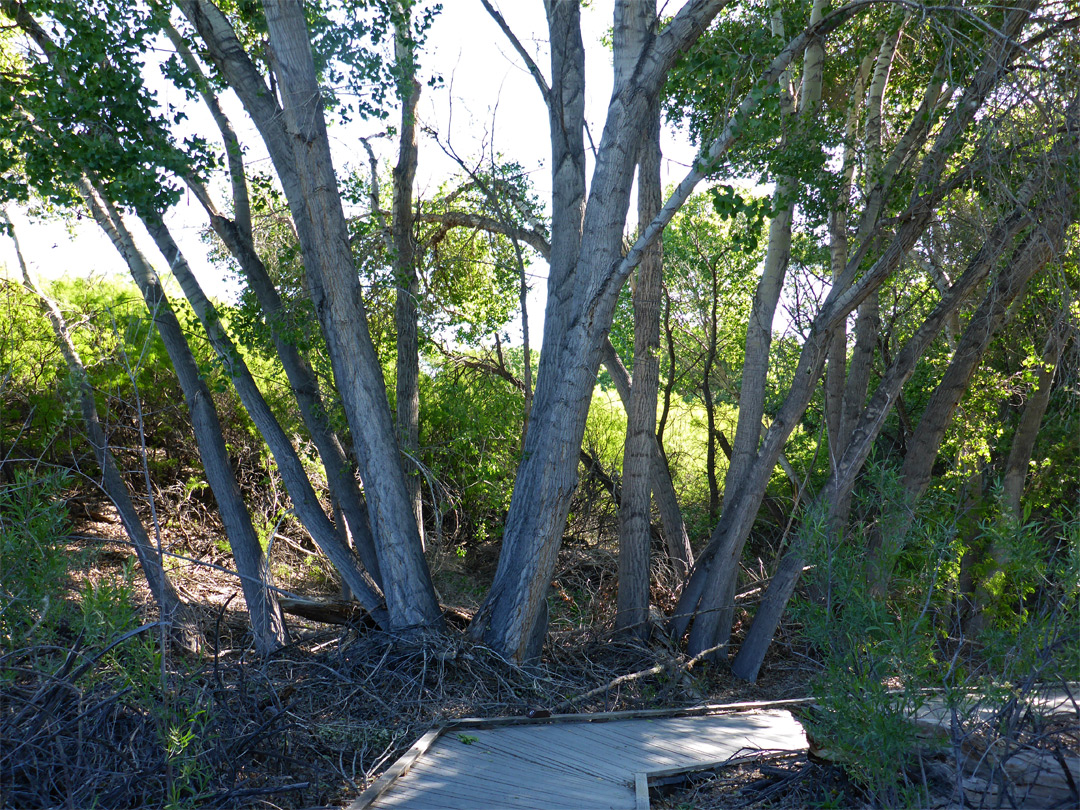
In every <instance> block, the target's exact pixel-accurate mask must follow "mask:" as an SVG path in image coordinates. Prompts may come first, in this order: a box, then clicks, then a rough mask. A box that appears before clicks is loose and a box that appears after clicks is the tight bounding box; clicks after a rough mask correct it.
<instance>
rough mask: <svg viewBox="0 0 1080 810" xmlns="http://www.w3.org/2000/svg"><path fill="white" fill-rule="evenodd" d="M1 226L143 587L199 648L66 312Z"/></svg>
mask: <svg viewBox="0 0 1080 810" xmlns="http://www.w3.org/2000/svg"><path fill="white" fill-rule="evenodd" d="M0 222H3V223H6V224H7V226H8V228H9V229H10V230H9V234H10V236H11V238H12V240H13V241H14V242H15V255H16V257H17V259H18V262H19V267H20V268H21V270H22V277H23V286H25V287H26V289H27V290H28V291H29V292H30V294H31V295H33V296H35V297H36V298H37V300H38V306H39V308H40V309H41V312H42V314H43V315H44V316H45V317H46V318H48V320H49V323H50V324H51V325H52V329H53V334H54V335H55V336H56V341H57V343H58V344H59V346H60V352H61V354H63V356H64V362H65V363H66V364H67V367H68V372H69V373H70V374H71V377H72V379H73V380H74V381H75V385H76V387H77V388H78V391H79V407H80V409H81V410H82V416H83V422H84V423H85V424H86V433H87V438H88V439H89V441H90V446H91V448H93V451H94V458H95V459H96V460H97V464H98V467H99V468H100V470H101V487H102V489H103V490H104V491H105V494H106V495H107V496H108V497H109V500H111V501H112V502H113V504H114V505H115V506H116V511H117V513H118V514H119V515H120V521H121V523H123V524H124V530H125V531H126V532H127V536H128V538H129V539H130V540H131V544H132V546H133V547H134V549H135V554H136V555H137V556H138V558H139V564H140V565H141V566H142V570H143V575H144V576H145V577H146V584H147V585H148V586H149V588H150V593H151V595H153V597H154V601H155V602H157V605H158V610H159V611H160V613H161V620H162V621H163V622H165V623H167V624H169V625H170V626H172V628H173V629H174V630H179V631H180V633H179V634H178V636H179V640H180V641H181V643H183V644H184V646H185V647H188V648H189V649H193V650H197V649H198V646H199V644H198V635H197V630H196V628H195V623H194V621H193V617H192V616H191V615H190V612H189V611H188V610H187V606H186V605H184V603H183V602H182V601H181V599H180V596H179V594H178V593H177V592H176V589H175V588H174V587H173V584H172V582H170V581H169V576H168V574H167V573H166V572H165V569H164V567H163V566H162V558H161V548H160V537H159V545H158V546H157V547H155V546H154V543H153V541H152V540H151V539H150V535H149V533H148V532H147V531H146V527H145V526H144V525H143V522H142V519H141V518H140V517H139V513H138V511H137V510H136V508H135V504H134V503H133V502H132V500H131V494H130V493H129V492H128V487H127V484H126V483H125V482H124V479H123V477H122V476H121V474H120V470H119V468H118V467H117V466H116V460H115V459H114V458H113V454H112V451H111V450H110V449H109V440H108V437H107V436H106V434H105V429H104V428H103V427H102V425H101V420H100V418H99V417H98V411H97V403H96V402H95V401H94V391H93V389H92V388H91V386H90V379H89V377H88V375H87V373H86V367H85V366H84V365H83V363H82V359H81V358H80V357H79V352H78V350H77V349H76V348H75V344H74V342H72V340H71V332H70V330H69V328H68V325H67V321H66V320H65V318H64V314H63V312H61V310H60V307H59V306H58V305H57V304H56V302H54V301H52V300H51V299H49V298H48V297H46V296H45V295H44V294H43V293H41V292H40V291H38V290H37V288H36V287H35V286H34V284H33V282H32V281H31V280H30V272H29V270H28V268H27V266H26V261H25V260H24V259H23V254H22V249H21V248H20V246H19V242H18V239H17V237H16V235H15V231H14V227H13V226H12V224H11V221H10V220H9V219H8V217H7V214H6V213H5V212H4V211H3V210H2V209H0Z"/></svg>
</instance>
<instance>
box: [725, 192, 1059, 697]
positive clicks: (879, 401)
mask: <svg viewBox="0 0 1080 810" xmlns="http://www.w3.org/2000/svg"><path fill="white" fill-rule="evenodd" d="M1042 211H1043V212H1045V209H1042ZM1037 216H1038V214H1037V213H1036V214H1034V215H1029V214H1028V212H1027V210H1026V207H1024V206H1021V207H1020V208H1019V209H1017V210H1016V211H1014V212H1013V214H1012V215H1011V216H1009V217H1008V218H1006V219H1004V220H1003V221H1002V222H1001V223H999V225H998V227H997V228H995V230H994V233H993V234H991V236H990V238H989V239H988V240H987V242H986V243H985V244H984V246H983V248H981V249H980V250H979V252H978V253H977V254H976V256H975V257H974V258H973V259H972V261H971V262H970V264H969V265H968V268H967V270H965V272H964V274H963V275H962V276H961V277H960V279H959V280H958V281H957V283H956V284H954V285H953V286H952V288H950V290H949V292H948V294H947V295H945V296H943V297H942V300H941V301H940V302H939V303H938V306H937V307H935V308H934V310H933V312H932V313H931V314H930V315H929V316H928V317H927V319H926V320H925V321H924V322H923V323H922V324H921V325H920V326H919V328H918V329H917V330H916V331H915V334H914V335H913V336H912V337H911V338H910V339H909V340H908V342H907V343H906V344H905V345H904V347H903V349H901V351H900V352H898V353H897V355H896V357H895V358H894V360H893V363H892V364H891V366H890V367H889V369H888V370H887V371H886V372H885V374H884V376H883V377H882V380H881V382H880V383H879V385H878V387H877V388H876V389H875V391H874V394H873V396H872V397H871V398H870V402H869V403H868V404H867V406H866V408H865V409H864V410H863V412H862V414H861V415H860V417H859V421H858V423H857V424H856V426H855V428H854V429H853V431H852V435H851V440H850V441H849V442H848V445H847V448H846V449H845V451H844V455H843V457H842V458H841V460H840V462H839V464H837V466H836V469H835V471H834V472H833V474H832V475H831V476H830V478H829V481H828V483H827V484H826V486H825V488H824V489H823V490H822V494H821V496H820V498H819V501H820V502H823V503H824V504H826V505H828V509H829V515H828V520H827V521H826V524H825V529H824V530H825V531H830V530H831V529H832V527H835V526H836V525H837V516H836V514H835V512H836V510H837V509H838V508H842V505H843V504H846V503H847V501H848V498H849V496H850V493H851V490H852V488H853V487H854V486H855V481H856V478H857V476H858V474H859V472H860V471H861V470H862V467H863V464H865V462H866V459H867V458H868V457H869V455H870V450H871V449H872V447H873V444H874V441H875V440H876V439H877V436H878V434H879V433H880V432H881V428H882V426H883V425H884V424H885V418H886V417H887V416H888V414H889V413H890V411H891V410H892V407H893V405H894V404H895V402H896V401H897V399H898V397H899V393H900V391H901V389H902V388H903V385H904V383H905V382H906V381H907V380H908V379H909V378H910V376H911V374H912V373H913V372H914V371H915V366H916V364H917V363H918V360H919V358H920V357H922V355H923V353H924V352H925V351H926V349H927V348H928V347H929V346H930V343H931V342H932V341H933V340H934V338H935V337H936V336H937V335H938V334H939V333H940V332H941V330H942V329H943V328H944V326H945V324H946V322H947V320H948V318H949V316H950V315H951V314H952V313H953V312H954V311H955V310H956V308H957V307H959V306H960V304H961V303H962V302H963V300H964V299H965V298H966V297H967V296H968V294H970V292H971V290H972V289H974V288H975V287H976V285H978V284H979V283H981V282H982V280H983V279H985V278H986V276H987V275H988V274H989V273H990V271H991V269H992V268H993V267H994V266H995V265H996V264H997V262H998V259H999V257H1000V256H1001V255H1002V253H1003V252H1004V251H1005V248H1006V247H1007V246H1008V243H1009V242H1010V241H1012V240H1013V239H1014V238H1015V237H1016V235H1017V234H1018V233H1019V232H1020V230H1021V229H1022V228H1023V226H1024V225H1026V224H1028V223H1030V222H1031V221H1032V220H1033V219H1035V218H1036V217H1037ZM1036 221H1037V220H1036ZM1037 241H1038V242H1039V243H1040V244H1042V242H1041V240H1037ZM1029 244H1030V241H1029ZM1022 250H1023V249H1022ZM1044 264H1045V262H1044ZM1014 265H1019V266H1020V267H1022V268H1023V269H1021V270H1020V272H1019V274H1018V276H1017V278H1019V276H1020V275H1025V274H1026V278H1030V265H1028V264H1027V263H1026V262H1023V261H1021V262H1014ZM1005 275H1009V273H1007V272H1006V271H1004V270H1003V271H1002V272H1001V273H1000V274H999V276H998V281H999V282H1000V281H1001V280H1002V277H1003V276H1005ZM1026 278H1024V281H1023V282H1021V286H1022V284H1023V283H1026ZM1014 288H1015V289H1016V291H1017V292H1018V291H1019V289H1020V288H1019V287H1016V285H1015V284H1013V283H1006V284H1004V285H1002V284H1000V283H996V284H995V285H994V288H993V289H992V290H991V291H990V292H989V293H988V296H987V301H991V300H995V301H996V300H997V296H998V295H1000V294H1006V292H1007V290H1011V289H1014ZM1014 295H1015V293H1014ZM1010 300H1011V299H1010ZM1007 305H1008V302H1005V303H1004V306H1007ZM980 328H981V329H983V330H985V329H986V324H985V323H984V324H981V325H980ZM986 339H987V341H989V336H987V338H986ZM947 377H948V372H946V378H947ZM942 382H943V383H944V382H945V379H944V378H943V381H942ZM939 387H940V386H939ZM819 528H820V527H818V526H816V525H815V524H813V523H810V524H808V525H804V527H803V529H802V531H801V532H800V536H799V537H798V538H797V539H796V541H795V542H794V543H793V544H792V548H791V551H789V553H788V554H787V556H786V557H785V559H784V560H783V561H782V563H781V566H780V569H779V571H778V572H777V575H776V576H775V577H774V578H773V581H772V582H771V583H770V585H769V587H768V588H767V589H766V592H765V595H764V596H763V598H762V601H761V605H760V606H759V608H758V611H757V614H756V615H755V616H754V622H753V624H752V625H751V627H750V631H749V632H748V633H747V636H746V640H745V641H744V642H743V645H742V647H741V648H740V650H739V654H738V656H737V657H736V659H735V661H734V662H733V664H732V671H733V672H734V673H735V674H736V675H738V676H739V677H740V678H744V679H746V680H750V681H753V680H755V679H756V678H757V673H758V671H759V669H760V667H761V663H762V661H763V660H764V657H765V652H766V650H767V649H768V647H769V644H770V643H771V641H772V637H773V634H774V633H775V631H776V626H777V624H778V623H779V621H780V616H781V614H782V613H783V610H784V607H785V606H786V605H787V603H788V601H789V600H790V598H791V595H792V593H794V590H795V584H796V582H797V581H798V577H799V573H800V572H801V571H802V567H803V564H804V554H805V551H806V545H807V538H806V537H805V536H804V534H803V533H804V532H808V531H815V530H818V529H819Z"/></svg>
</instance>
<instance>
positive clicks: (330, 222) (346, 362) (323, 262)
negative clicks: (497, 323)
mask: <svg viewBox="0 0 1080 810" xmlns="http://www.w3.org/2000/svg"><path fill="white" fill-rule="evenodd" d="M199 5H200V6H205V5H206V4H205V3H200V4H199ZM263 7H264V9H265V11H266V21H267V27H268V30H269V35H270V43H271V46H272V52H273V54H274V57H275V70H276V74H277V76H278V79H279V81H280V88H281V97H282V101H283V105H284V106H283V110H282V113H283V115H284V121H285V124H286V127H287V135H286V137H287V139H288V140H289V141H290V144H289V145H290V149H291V160H289V157H290V156H289V155H277V156H275V165H277V164H278V161H279V160H281V161H283V162H284V161H287V162H290V163H291V165H292V167H293V169H294V170H295V180H296V184H297V185H298V186H299V188H296V187H293V188H291V189H290V188H289V187H288V186H286V196H287V197H288V199H289V207H290V209H291V210H292V212H293V217H294V220H296V221H297V230H298V233H299V234H300V237H301V247H302V249H303V253H304V258H305V262H306V263H307V271H308V279H309V282H310V284H311V291H312V298H313V301H314V304H315V310H316V312H317V313H318V316H319V322H320V324H321V326H322V331H323V335H324V337H325V338H326V343H327V348H328V350H329V354H330V362H331V366H332V368H333V371H334V379H335V380H336V381H337V385H338V390H339V391H340V393H341V397H342V400H343V401H344V404H345V413H346V417H347V418H348V420H349V426H350V428H351V429H352V434H353V440H354V443H355V447H356V453H357V456H358V458H359V459H360V466H361V470H362V478H363V480H364V485H365V492H366V494H367V500H368V507H369V515H370V517H371V521H372V530H373V533H374V535H375V541H376V548H377V550H378V553H379V567H380V569H381V571H382V575H383V592H384V593H385V595H386V603H387V609H388V611H389V614H390V624H391V626H392V627H393V628H395V629H398V630H411V629H414V628H419V627H442V625H443V620H442V614H441V612H440V610H439V605H438V601H437V600H436V598H435V590H434V588H433V586H432V583H431V575H430V572H429V570H428V567H427V562H426V561H425V560H424V553H423V548H422V545H421V542H420V535H419V533H418V530H417V525H416V516H415V514H414V513H413V510H412V502H411V501H410V500H409V497H408V489H407V487H406V485H405V476H404V474H403V472H402V467H401V461H400V455H399V449H398V446H397V442H396V441H395V438H394V426H393V421H392V419H391V418H390V409H389V406H388V403H387V401H386V384H385V382H384V380H383V376H382V367H381V366H380V364H379V359H378V356H377V354H376V352H375V346H374V344H373V343H372V341H371V334H370V333H369V331H368V325H367V312H366V309H365V307H364V302H363V296H362V293H361V289H360V282H359V279H358V277H357V275H356V270H355V267H354V265H353V260H352V253H351V250H350V246H349V232H348V227H347V225H346V222H345V214H344V211H343V209H342V204H341V196H340V194H339V192H338V185H337V178H336V176H335V174H334V167H333V163H332V161H331V156H330V143H329V140H328V138H327V133H326V122H325V119H324V118H323V110H322V94H321V91H320V90H319V86H318V82H317V80H316V75H315V63H314V60H313V57H312V53H311V45H310V43H309V40H308V31H307V24H306V22H305V19H304V12H303V9H302V7H301V6H300V5H299V4H298V3H294V2H288V0H266V2H264V3H263ZM230 33H231V32H230ZM233 39H235V37H234V38H233ZM245 104H248V105H251V106H254V100H250V99H245ZM290 191H291V193H290ZM301 223H303V225H304V226H305V227H301Z"/></svg>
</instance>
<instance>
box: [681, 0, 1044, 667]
mask: <svg viewBox="0 0 1080 810" xmlns="http://www.w3.org/2000/svg"><path fill="white" fill-rule="evenodd" d="M1033 4H1034V0H1027V2H1025V3H1023V4H1022V5H1021V6H1020V7H1018V8H1016V9H1013V10H1011V11H1010V12H1009V13H1008V15H1007V17H1006V19H1005V22H1004V23H1003V26H1004V27H1003V28H1002V29H1001V34H1002V35H1001V36H995V39H994V43H993V45H992V46H991V47H990V49H989V50H988V52H987V54H986V56H985V58H984V60H983V62H982V64H981V65H980V66H979V68H978V70H977V71H976V73H975V75H974V77H973V78H972V81H971V82H970V84H969V85H968V87H967V88H966V89H965V90H964V93H963V95H962V97H961V99H960V100H959V102H958V103H957V105H956V107H955V108H954V110H953V112H952V114H951V115H950V117H949V118H948V120H946V121H945V122H944V124H943V125H942V126H941V127H940V129H939V130H938V132H937V135H936V138H935V141H934V145H933V147H932V148H931V149H930V150H929V151H928V153H927V155H926V157H925V158H924V159H923V161H922V165H921V167H920V170H919V173H918V177H917V180H916V186H915V188H916V193H915V194H914V195H913V197H912V201H911V204H910V205H909V207H908V210H907V211H906V212H905V213H904V215H903V216H902V217H901V218H900V220H899V222H900V226H899V228H898V229H897V231H896V233H895V235H894V237H893V238H892V240H891V241H890V242H889V244H888V246H887V247H886V248H885V249H884V250H883V251H882V252H881V254H880V255H879V256H878V258H877V260H876V261H874V262H873V264H872V265H871V266H870V267H869V268H868V269H866V270H865V271H864V272H863V273H862V275H861V277H860V278H858V280H857V281H856V275H857V273H858V270H859V268H860V267H861V266H862V256H861V255H857V256H855V257H853V258H852V259H851V260H849V261H848V264H847V266H846V267H845V268H844V272H843V274H842V277H841V279H840V280H839V282H838V283H837V284H835V285H834V286H833V289H832V290H831V291H830V292H829V294H828V296H827V297H826V299H825V302H824V303H823V304H822V307H821V310H820V311H819V313H818V315H817V317H815V319H814V322H813V324H812V326H811V330H810V336H809V338H808V339H807V341H806V343H805V344H804V345H803V350H802V352H801V354H800V357H799V362H798V366H797V368H796V370H795V373H794V375H793V378H792V383H791V385H790V387H789V390H788V395H787V397H786V399H785V401H784V404H783V405H782V406H781V408H780V411H779V413H778V415H777V418H776V419H774V420H773V422H772V424H771V425H770V427H769V430H768V432H767V433H766V435H765V437H764V439H763V440H762V442H761V446H760V448H759V450H758V453H757V455H756V456H755V458H754V461H753V463H752V464H751V465H750V468H749V470H748V472H747V474H746V476H745V477H743V478H742V479H741V481H739V486H738V490H737V491H736V492H735V493H734V495H731V494H728V493H726V497H725V508H724V512H723V514H722V515H721V517H720V522H719V523H718V524H717V526H716V528H715V529H714V530H713V534H712V538H711V540H710V541H709V545H708V546H707V547H706V549H705V551H704V552H703V553H702V554H701V555H700V556H699V558H698V561H697V565H696V567H695V570H694V573H693V575H692V576H691V578H690V580H689V582H688V583H687V586H686V587H685V588H684V589H683V593H682V595H681V597H680V599H679V604H678V606H677V607H676V611H675V615H674V616H672V619H671V624H670V629H671V631H672V634H673V635H675V636H676V637H681V636H682V635H683V633H685V632H686V630H687V628H688V627H689V626H690V625H691V623H693V628H692V631H691V635H690V639H689V648H690V652H691V654H694V655H698V654H701V653H703V652H705V651H707V650H708V651H712V652H710V654H714V655H715V654H717V653H723V652H726V649H727V643H728V640H729V638H730V632H731V620H732V617H733V608H734V593H735V584H736V580H737V575H738V562H739V558H740V556H741V553H742V548H743V546H744V544H745V542H746V539H747V537H748V535H749V531H750V528H751V526H752V525H753V518H754V515H755V514H756V512H757V509H758V507H759V506H760V504H761V499H762V497H763V496H764V493H765V488H766V486H767V485H768V481H769V476H770V474H771V471H772V468H773V466H774V465H775V464H776V461H777V459H778V458H779V455H780V452H781V451H782V450H783V444H784V442H785V441H786V440H787V436H788V435H789V434H790V431H791V430H793V429H794V426H795V424H796V421H797V420H798V419H799V418H800V416H801V414H802V413H803V411H804V410H805V409H806V406H807V405H808V404H809V402H810V398H811V396H812V395H813V391H814V388H815V386H816V383H817V380H818V377H819V375H820V373H821V370H822V366H823V364H824V360H825V352H826V349H827V346H828V342H829V340H830V338H831V336H832V332H833V330H834V329H836V328H837V326H838V325H839V323H840V322H841V321H842V320H843V319H845V318H846V317H847V315H848V313H850V312H851V311H852V309H854V308H855V307H857V306H858V305H859V304H860V303H861V302H862V301H863V300H864V299H865V298H866V296H867V295H869V294H870V293H872V292H873V291H874V290H876V289H877V288H878V287H879V286H880V285H881V283H882V282H883V281H884V280H885V279H886V278H887V277H888V276H890V275H891V274H892V273H893V272H894V271H895V270H896V268H897V267H898V266H899V264H900V262H901V261H902V260H903V258H904V257H905V256H906V255H907V254H908V252H909V251H910V250H911V248H912V247H913V246H914V244H915V242H916V241H917V239H918V238H919V237H920V236H921V235H922V234H923V232H924V231H925V230H926V228H927V227H928V226H929V224H930V222H931V219H932V217H933V213H934V209H935V207H936V206H937V205H938V204H939V203H940V201H941V199H942V198H943V197H944V195H945V193H946V191H947V188H948V184H945V185H942V183H941V176H942V173H943V172H944V168H945V162H946V156H947V155H948V154H949V153H950V150H951V149H952V147H953V144H954V143H955V141H956V140H957V139H958V138H959V136H960V135H961V133H962V132H963V131H964V130H965V128H966V127H967V126H968V124H969V123H970V122H971V120H972V118H973V117H974V115H975V113H976V112H977V111H978V110H979V108H980V107H981V106H982V102H983V101H984V100H985V98H986V97H987V95H988V94H989V93H990V91H991V90H992V89H993V88H994V87H995V86H996V84H997V82H998V81H999V80H1000V78H1001V77H1002V76H1003V75H1004V74H1005V72H1006V70H1007V66H1008V65H1009V63H1010V62H1011V60H1012V58H1013V56H1014V55H1015V53H1016V51H1017V44H1016V39H1015V36H1016V35H1018V34H1019V32H1020V31H1021V30H1022V28H1023V26H1024V24H1025V23H1026V21H1027V19H1028V17H1029V16H1030V14H1031V8H1032V6H1033ZM789 47H790V46H789ZM732 497H734V500H733V501H731V502H730V504H729V500H730V498H732Z"/></svg>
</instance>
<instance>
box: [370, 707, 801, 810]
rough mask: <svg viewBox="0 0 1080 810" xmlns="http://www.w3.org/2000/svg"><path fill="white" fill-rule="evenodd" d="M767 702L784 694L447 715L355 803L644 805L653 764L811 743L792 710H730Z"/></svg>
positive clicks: (681, 768) (472, 808)
mask: <svg viewBox="0 0 1080 810" xmlns="http://www.w3.org/2000/svg"><path fill="white" fill-rule="evenodd" d="M797 702H801V701H786V702H784V703H786V704H787V705H791V704H792V703H797ZM763 705H767V706H770V707H775V706H777V703H776V702H769V703H765V704H761V703H754V704H736V706H735V707H733V706H732V705H731V704H728V705H727V706H725V707H691V708H689V709H684V710H681V711H677V712H670V711H662V710H657V711H651V710H650V711H644V712H608V713H604V714H601V715H565V716H556V717H551V718H496V719H492V720H487V719H484V720H466V721H456V722H453V723H448V724H446V725H445V726H444V727H442V728H440V729H437V730H433V731H432V732H429V734H427V735H425V736H424V737H423V738H421V740H419V741H418V742H417V744H416V745H414V746H413V748H411V749H410V750H409V751H408V752H407V753H406V754H405V755H404V756H403V757H402V758H401V759H400V760H398V762H396V763H395V764H394V766H392V767H391V769H389V770H388V771H387V773H386V774H384V775H383V776H382V777H380V780H377V782H376V783H375V784H373V785H372V786H371V787H370V788H369V789H368V790H367V791H365V792H364V793H363V794H361V796H360V798H359V799H358V800H357V802H355V803H354V804H353V805H351V806H350V807H349V810H366V808H371V810H384V809H385V808H391V807H392V808H396V810H421V809H422V808H427V810H434V808H440V810H459V808H460V810H465V808H469V810H482V808H492V810H601V809H602V808H608V809H610V810H634V809H635V808H637V810H644V808H647V807H648V780H649V778H650V774H654V773H673V774H677V773H683V772H687V771H692V770H698V769H700V768H703V767H716V766H717V763H723V762H726V761H727V760H729V759H731V758H732V756H733V755H736V754H738V753H739V752H740V751H742V750H744V749H745V748H747V747H748V746H749V745H754V746H758V747H762V748H792V747H799V746H801V745H803V744H804V740H805V738H804V737H803V735H802V729H801V726H799V725H798V723H797V722H796V721H795V720H794V718H792V717H791V715H790V714H789V713H788V712H786V711H785V712H779V711H775V710H773V711H760V710H759V711H757V712H753V713H747V712H743V711H737V710H736V711H731V709H732V708H736V709H738V708H742V707H745V708H746V709H756V708H758V707H759V706H763ZM781 705H782V704H781ZM388 786H392V788H391V789H388ZM363 801H366V802H367V803H366V804H364V803H361V802H363ZM643 801H644V804H642V802H643Z"/></svg>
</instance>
